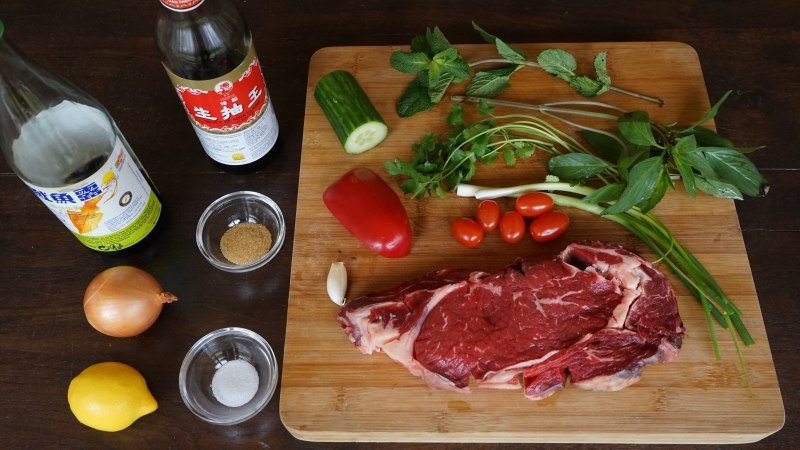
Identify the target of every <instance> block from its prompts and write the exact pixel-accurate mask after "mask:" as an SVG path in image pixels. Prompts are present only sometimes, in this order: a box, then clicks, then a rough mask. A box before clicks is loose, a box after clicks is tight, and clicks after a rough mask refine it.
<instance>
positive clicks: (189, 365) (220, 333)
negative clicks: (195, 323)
mask: <svg viewBox="0 0 800 450" xmlns="http://www.w3.org/2000/svg"><path fill="white" fill-rule="evenodd" d="M237 359H242V360H245V361H247V362H249V363H250V364H251V365H252V366H253V367H254V368H255V369H256V372H257V373H258V389H257V391H256V393H255V395H254V396H253V398H252V399H250V401H248V402H247V403H245V404H244V405H242V406H238V407H230V406H225V405H223V404H222V403H220V402H219V401H218V400H217V399H216V397H215V396H214V393H213V392H212V390H211V380H212V379H213V377H214V373H215V372H216V371H217V370H219V369H220V367H222V366H223V365H224V364H226V363H228V362H230V361H233V360H237ZM277 384H278V361H277V360H276V359H275V354H274V353H273V352H272V347H270V346H269V344H268V343H267V341H266V340H264V338H263V337H261V336H260V335H258V334H257V333H254V332H252V331H250V330H247V329H245V328H237V327H230V328H222V329H219V330H216V331H212V332H211V333H209V334H207V335H205V336H203V337H202V338H201V339H200V340H199V341H197V342H196V343H195V344H194V345H193V346H192V348H191V349H189V352H188V353H187V354H186V357H185V358H184V359H183V364H181V371H180V375H179V380H178V386H179V388H180V391H181V397H182V398H183V402H184V403H185V404H186V406H187V407H188V408H189V410H190V411H192V412H193V413H194V414H195V415H196V416H197V417H199V418H201V419H203V420H205V421H206V422H210V423H213V424H216V425H234V424H237V423H241V422H244V421H245V420H248V419H250V418H252V417H254V416H255V415H256V414H258V413H259V412H261V410H263V409H264V407H265V406H266V405H267V403H269V400H270V399H271V398H272V395H273V394H274V393H275V386H276V385H277Z"/></svg>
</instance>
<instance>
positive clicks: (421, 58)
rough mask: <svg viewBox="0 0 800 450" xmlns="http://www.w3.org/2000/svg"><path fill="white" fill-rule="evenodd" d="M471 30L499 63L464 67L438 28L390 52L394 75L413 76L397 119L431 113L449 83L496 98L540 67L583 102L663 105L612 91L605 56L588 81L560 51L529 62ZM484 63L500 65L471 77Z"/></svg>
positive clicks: (473, 93) (520, 53) (501, 43)
mask: <svg viewBox="0 0 800 450" xmlns="http://www.w3.org/2000/svg"><path fill="white" fill-rule="evenodd" d="M472 26H473V28H475V30H476V31H477V32H478V34H480V35H481V37H482V38H483V39H484V40H485V41H486V42H488V43H490V44H493V45H494V46H495V48H496V49H497V53H498V55H499V56H500V58H490V59H482V60H479V61H474V62H472V63H468V62H466V61H465V60H464V59H463V57H462V56H461V54H460V53H459V52H458V51H457V50H456V49H455V48H454V47H453V46H452V45H451V44H450V41H448V40H447V38H446V37H445V36H444V33H442V31H441V30H440V29H439V27H434V28H433V29H430V28H428V29H426V31H425V34H423V35H419V36H415V37H414V38H413V39H412V41H411V51H410V52H403V51H396V52H394V53H392V55H391V57H390V61H389V62H390V64H391V66H392V67H393V68H394V69H395V70H397V71H399V72H402V73H407V74H415V75H416V77H415V78H414V79H413V80H411V82H409V85H408V86H407V87H406V89H405V90H404V91H403V94H402V96H401V97H400V99H399V100H398V102H397V105H396V109H397V114H398V115H399V116H400V117H410V116H412V115H414V114H417V113H419V112H422V111H426V110H428V109H430V108H432V107H433V106H434V105H436V104H437V103H439V102H440V101H441V99H442V97H443V96H444V94H445V92H446V91H447V89H448V88H449V87H450V85H451V84H453V83H461V82H462V81H465V80H470V77H471V80H470V82H469V84H468V85H467V87H466V89H465V91H466V94H467V95H470V96H478V97H486V98H492V97H496V96H498V95H500V93H502V92H503V91H505V90H506V89H508V88H509V86H510V85H511V84H510V78H511V76H512V75H513V74H514V73H516V72H517V71H518V70H520V69H522V68H523V67H534V68H540V69H542V70H544V71H545V72H547V73H549V74H550V75H552V76H554V77H557V78H560V79H562V80H564V81H565V82H567V83H568V84H569V85H570V86H571V87H572V89H573V90H574V91H575V92H577V93H578V94H580V95H581V96H583V97H596V96H598V95H601V94H603V93H605V92H607V91H609V90H613V91H616V92H619V93H622V94H626V95H631V96H634V97H637V98H641V99H643V100H647V101H651V102H655V103H658V104H659V105H663V104H664V102H663V100H661V99H657V98H653V97H649V96H646V95H642V94H638V93H635V92H631V91H627V90H625V89H620V88H617V87H615V86H613V85H612V84H611V76H610V75H609V73H608V70H607V67H606V63H607V59H608V53H607V52H605V51H602V52H600V53H598V54H597V55H596V56H595V58H594V61H593V67H594V72H595V75H594V77H590V76H587V75H581V74H579V73H578V72H577V70H578V63H577V61H576V60H575V57H574V56H572V54H570V53H569V52H567V51H566V50H562V49H547V50H544V51H542V52H541V53H539V55H538V56H537V58H536V61H535V62H534V61H531V60H530V59H529V58H528V56H527V55H526V54H525V52H523V51H522V50H520V49H518V48H516V47H514V46H513V45H510V44H508V43H506V42H504V41H503V40H502V39H500V38H498V37H497V36H495V35H493V34H491V33H489V32H487V31H486V30H484V29H483V28H481V27H480V26H478V25H477V24H476V23H475V22H473V23H472ZM489 63H491V64H498V63H501V64H506V65H505V66H503V67H500V68H493V69H489V70H484V71H479V72H477V73H476V74H475V75H474V76H472V73H471V68H472V67H476V66H480V65H483V64H489Z"/></svg>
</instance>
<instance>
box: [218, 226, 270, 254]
mask: <svg viewBox="0 0 800 450" xmlns="http://www.w3.org/2000/svg"><path fill="white" fill-rule="evenodd" d="M271 246H272V234H270V232H269V230H268V229H267V227H265V226H264V225H261V224H260V223H250V222H243V223H238V224H236V225H234V226H232V227H231V228H228V229H227V230H226V231H225V233H224V234H223V235H222V239H220V241H219V247H220V250H222V255H223V256H224V257H225V258H226V259H227V260H228V261H230V262H232V263H234V264H239V265H245V264H250V263H252V262H254V261H257V260H258V259H259V258H261V257H262V256H264V255H265V254H266V253H267V252H268V251H269V249H270V247H271Z"/></svg>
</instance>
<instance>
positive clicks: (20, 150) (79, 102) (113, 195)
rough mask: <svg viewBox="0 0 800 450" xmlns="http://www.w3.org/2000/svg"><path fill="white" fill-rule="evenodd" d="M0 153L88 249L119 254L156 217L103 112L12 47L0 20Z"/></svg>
mask: <svg viewBox="0 0 800 450" xmlns="http://www.w3.org/2000/svg"><path fill="white" fill-rule="evenodd" d="M0 149H2V151H3V156H4V157H5V159H6V161H7V162H8V165H9V166H11V169H12V170H13V171H14V172H15V173H16V174H17V176H19V178H20V179H21V180H22V181H23V182H24V183H25V184H26V185H27V186H28V187H29V188H30V190H31V191H32V193H33V194H34V195H32V196H29V197H26V198H23V199H20V204H19V208H20V209H22V208H25V207H27V204H29V203H32V202H34V201H35V200H34V199H35V198H36V197H38V198H39V200H41V201H42V202H43V203H44V204H45V205H46V206H47V207H48V208H49V209H50V211H52V212H53V214H55V216H56V217H58V219H59V220H61V222H62V223H63V224H64V225H65V226H66V227H67V228H68V229H69V230H70V231H71V232H72V233H73V234H74V235H75V237H76V238H78V240H79V241H80V242H81V243H82V244H84V245H85V246H87V247H89V248H91V249H92V250H97V251H100V252H109V253H119V252H120V251H123V250H127V249H128V248H130V247H132V246H134V245H136V244H138V243H140V242H142V241H143V240H145V238H146V237H148V236H149V235H151V234H152V232H153V230H154V229H155V228H156V224H157V223H158V222H159V218H160V217H161V212H162V211H161V209H162V207H161V200H160V199H159V197H158V193H157V191H156V188H155V185H154V184H153V182H152V181H151V180H150V177H149V176H148V175H147V172H145V170H144V167H143V166H142V164H141V163H140V162H139V159H138V158H137V157H136V154H135V153H134V152H133V150H132V149H131V147H130V145H129V144H128V142H127V141H126V140H125V137H124V136H123V135H122V133H121V132H120V131H119V129H118V128H117V125H116V124H115V123H114V120H113V119H112V118H111V116H110V115H109V114H108V111H106V109H105V108H104V107H103V106H102V105H101V104H100V103H99V102H98V101H97V100H95V99H94V98H92V97H91V96H90V95H89V94H87V93H86V92H84V91H82V90H81V89H80V88H78V87H76V86H75V85H73V84H72V83H70V82H68V81H67V80H65V79H63V78H61V77H59V76H58V75H55V74H54V73H52V72H50V71H48V70H46V69H44V68H42V67H40V66H39V65H37V64H36V63H34V62H33V61H31V60H29V59H28V58H27V57H26V56H25V55H23V54H22V53H21V52H20V51H19V50H17V49H16V48H15V47H14V46H13V45H12V44H11V43H10V42H9V41H8V39H7V37H6V36H5V27H4V25H3V22H2V21H0Z"/></svg>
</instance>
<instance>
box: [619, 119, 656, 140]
mask: <svg viewBox="0 0 800 450" xmlns="http://www.w3.org/2000/svg"><path fill="white" fill-rule="evenodd" d="M617 126H618V127H619V131H620V133H622V136H623V137H624V138H625V139H627V140H628V141H630V142H631V143H633V144H637V145H648V146H653V147H658V143H657V142H656V138H655V137H653V131H652V130H651V129H650V115H649V114H647V112H645V111H634V112H628V113H625V115H623V116H622V117H620V118H619V119H618V120H617Z"/></svg>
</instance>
